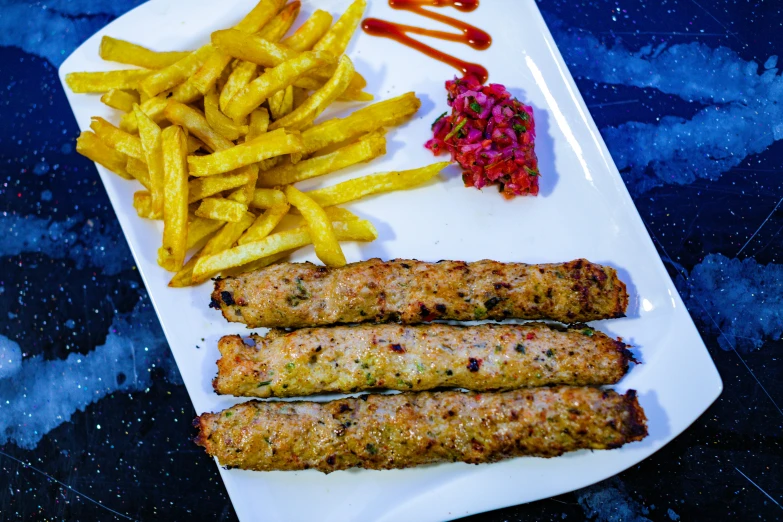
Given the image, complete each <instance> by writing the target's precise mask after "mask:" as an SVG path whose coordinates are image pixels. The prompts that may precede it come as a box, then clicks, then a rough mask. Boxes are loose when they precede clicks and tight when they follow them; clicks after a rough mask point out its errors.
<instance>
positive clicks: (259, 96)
mask: <svg viewBox="0 0 783 522" xmlns="http://www.w3.org/2000/svg"><path fill="white" fill-rule="evenodd" d="M332 62H333V59H332V58H331V57H330V56H329V55H325V54H318V53H312V52H304V53H301V54H299V55H298V56H295V57H293V58H291V59H290V60H287V61H285V62H282V63H281V64H280V65H278V66H276V67H272V68H269V69H267V70H266V71H264V73H263V74H262V75H261V76H259V77H258V78H256V79H255V80H253V81H252V82H250V83H249V84H247V85H246V86H245V87H244V88H243V89H242V90H241V91H239V92H238V93H237V94H236V95H235V96H234V97H233V98H232V99H231V100H230V101H229V102H228V105H227V106H226V115H227V116H229V117H230V118H233V119H234V120H235V121H236V120H239V119H241V118H244V117H245V116H247V115H248V114H250V113H251V112H252V111H253V110H254V109H255V108H256V107H258V106H259V105H261V104H262V103H264V100H266V99H267V98H269V97H270V96H272V95H273V94H274V93H276V92H278V91H280V90H284V89H285V88H286V87H288V86H289V85H291V84H292V83H293V82H294V81H296V79H297V78H300V77H302V76H303V75H305V74H307V73H308V72H310V71H312V70H314V69H316V68H318V67H323V66H324V65H327V64H329V63H332ZM273 115H274V112H273Z"/></svg>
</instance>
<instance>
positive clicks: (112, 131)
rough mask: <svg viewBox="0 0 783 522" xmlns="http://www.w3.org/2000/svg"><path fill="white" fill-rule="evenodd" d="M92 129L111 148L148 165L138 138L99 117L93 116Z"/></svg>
mask: <svg viewBox="0 0 783 522" xmlns="http://www.w3.org/2000/svg"><path fill="white" fill-rule="evenodd" d="M90 128H91V129H92V130H93V132H95V135H96V136H98V137H99V138H100V139H101V141H103V142H104V143H105V144H106V145H108V146H109V147H111V148H113V149H115V150H117V151H119V152H122V153H123V154H125V155H127V156H130V157H131V158H136V159H138V160H141V161H144V162H145V163H146V159H145V158H144V153H143V152H142V150H141V140H139V138H138V137H136V136H133V135H132V134H128V133H127V132H125V131H123V130H120V129H118V128H117V127H115V126H114V125H112V124H111V123H109V122H108V121H106V120H104V119H103V118H99V117H98V116H93V118H92V121H91V122H90Z"/></svg>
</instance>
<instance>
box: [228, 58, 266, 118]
mask: <svg viewBox="0 0 783 522" xmlns="http://www.w3.org/2000/svg"><path fill="white" fill-rule="evenodd" d="M257 72H258V65H256V64H254V63H252V62H245V61H240V62H239V65H237V66H236V67H235V68H234V70H233V71H231V75H230V76H229V77H228V81H226V85H224V86H223V89H222V90H221V91H220V100H219V101H220V103H219V105H220V110H221V111H223V112H226V107H227V106H228V103H229V101H231V98H233V97H234V96H236V95H237V93H239V92H240V91H241V90H242V89H244V88H245V86H246V85H247V84H248V83H250V82H251V81H253V79H254V78H255V77H256V73H257Z"/></svg>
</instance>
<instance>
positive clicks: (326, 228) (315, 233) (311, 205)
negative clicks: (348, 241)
mask: <svg viewBox="0 0 783 522" xmlns="http://www.w3.org/2000/svg"><path fill="white" fill-rule="evenodd" d="M285 197H286V198H287V199H288V202H289V203H290V204H291V205H293V206H294V207H296V208H297V209H298V210H299V212H301V213H302V216H303V217H304V220H305V222H306V223H307V230H309V231H310V238H311V239H312V240H313V245H314V246H315V255H317V256H318V259H320V260H321V261H323V263H324V264H325V265H326V266H345V254H343V250H342V248H340V243H338V242H337V234H335V233H334V228H333V227H332V222H331V221H329V217H328V216H327V215H326V212H324V209H322V208H321V207H320V206H318V204H317V203H316V202H315V201H313V200H312V199H311V198H310V197H308V196H307V195H305V194H304V193H303V192H302V191H300V190H299V189H297V188H296V187H294V186H292V185H288V186H287V187H286V188H285Z"/></svg>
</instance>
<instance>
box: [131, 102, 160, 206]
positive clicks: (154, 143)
mask: <svg viewBox="0 0 783 522" xmlns="http://www.w3.org/2000/svg"><path fill="white" fill-rule="evenodd" d="M133 110H134V112H135V113H136V122H137V125H138V127H139V139H140V140H141V148H142V150H143V151H144V158H145V159H146V160H147V170H148V171H149V190H150V193H151V194H152V214H153V215H154V216H162V215H163V177H164V176H163V148H162V147H163V146H162V143H161V137H160V136H161V130H160V127H159V126H158V124H157V123H155V122H154V121H152V119H151V118H150V117H149V116H147V115H146V114H144V112H143V111H142V110H141V108H140V107H139V106H138V105H136V106H135V107H134V109H133ZM139 181H141V180H139Z"/></svg>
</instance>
